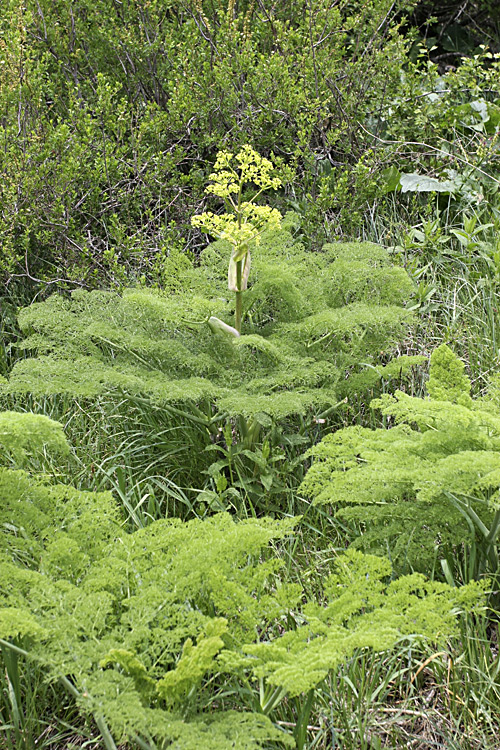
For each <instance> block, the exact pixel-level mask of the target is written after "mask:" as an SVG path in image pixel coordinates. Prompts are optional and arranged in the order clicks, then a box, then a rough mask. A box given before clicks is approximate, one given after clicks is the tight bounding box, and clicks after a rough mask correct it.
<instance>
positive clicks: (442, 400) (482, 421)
mask: <svg viewBox="0 0 500 750" xmlns="http://www.w3.org/2000/svg"><path fill="white" fill-rule="evenodd" d="M463 368H464V366H463V363H462V362H460V361H459V360H458V359H457V358H456V357H455V356H454V355H453V353H452V352H451V350H450V349H449V348H448V347H447V346H446V345H444V344H443V345H442V346H440V347H439V348H438V349H436V350H435V351H434V353H433V354H432V357H431V375H430V379H429V382H428V386H427V388H428V393H429V395H430V397H431V398H430V400H429V399H427V398H423V399H422V398H414V397H411V396H408V395H407V394H405V393H403V392H401V391H398V392H396V393H395V395H394V396H391V395H388V394H386V395H383V396H382V397H381V398H379V399H376V400H374V401H373V402H372V408H374V409H379V410H380V411H381V413H382V415H383V416H384V418H385V420H386V427H385V428H380V429H376V430H371V429H367V428H363V427H351V428H347V429H345V430H340V431H339V432H337V433H334V434H333V435H329V436H327V437H326V438H324V440H323V441H322V442H321V443H320V444H319V445H318V446H315V447H314V448H312V449H311V451H310V453H309V455H312V456H313V457H314V459H315V461H314V463H313V465H312V467H311V468H310V469H309V472H308V474H307V476H306V478H305V480H304V482H303V485H302V490H303V491H304V492H305V493H306V494H307V495H308V496H311V497H313V498H314V501H315V502H317V503H332V504H334V505H335V506H336V507H337V512H338V514H339V515H340V517H342V518H348V519H351V520H354V519H355V520H356V521H358V522H359V523H360V524H361V525H362V533H361V535H360V536H359V537H358V538H357V539H356V540H355V544H356V545H358V546H361V547H363V548H371V549H377V550H379V551H380V552H381V553H382V554H384V553H386V552H389V553H390V555H391V558H392V559H393V560H394V562H395V563H397V565H398V567H400V568H404V567H407V566H410V567H417V568H419V569H421V570H425V571H432V570H433V566H434V563H435V560H436V559H441V560H442V565H443V568H444V570H445V572H448V575H449V574H450V573H449V572H450V571H453V570H456V569H457V566H458V563H457V561H458V560H460V559H461V557H460V556H459V552H460V549H461V548H464V554H465V555H466V559H467V566H466V569H465V570H464V574H465V578H466V580H471V579H474V578H478V577H480V576H482V575H483V574H484V573H485V572H489V573H491V574H497V573H498V549H497V541H498V535H499V532H500V511H499V509H498V506H499V502H498V476H499V471H500V453H499V447H500V443H499V431H500V422H499V421H498V417H497V416H496V414H495V411H494V410H492V409H491V408H489V406H488V402H486V401H484V400H476V401H473V400H472V398H471V397H470V395H469V391H470V381H469V379H468V378H467V377H466V375H465V374H464V372H463Z"/></svg>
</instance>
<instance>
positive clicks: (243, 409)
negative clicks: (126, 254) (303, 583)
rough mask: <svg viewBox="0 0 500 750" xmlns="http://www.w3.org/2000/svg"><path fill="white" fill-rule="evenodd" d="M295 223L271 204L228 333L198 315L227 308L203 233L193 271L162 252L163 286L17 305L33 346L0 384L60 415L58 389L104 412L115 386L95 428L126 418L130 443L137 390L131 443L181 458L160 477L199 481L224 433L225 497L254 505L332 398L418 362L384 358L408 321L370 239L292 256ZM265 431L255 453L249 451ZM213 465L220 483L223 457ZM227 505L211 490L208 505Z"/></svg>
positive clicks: (165, 461) (400, 281) (329, 410)
mask: <svg viewBox="0 0 500 750" xmlns="http://www.w3.org/2000/svg"><path fill="white" fill-rule="evenodd" d="M295 221H296V219H295V217H294V216H293V215H292V216H287V217H285V219H284V220H283V227H282V228H281V229H280V230H273V231H269V230H267V231H266V232H264V233H263V234H262V236H261V239H260V247H259V252H258V253H255V257H254V259H253V272H252V278H251V281H250V283H249V284H248V289H247V290H246V292H245V293H244V301H243V311H242V319H243V321H244V330H245V334H244V335H241V336H239V337H234V336H228V335H227V333H226V332H225V331H223V330H219V327H217V326H214V325H213V321H214V320H215V319H217V320H219V321H221V322H222V323H224V324H225V325H227V326H229V325H230V322H229V321H231V319H232V316H233V313H234V305H233V302H232V300H230V299H228V294H227V255H228V250H229V251H230V252H232V247H231V245H230V244H229V243H227V242H224V241H218V242H216V243H213V244H212V245H209V246H208V247H207V248H206V249H205V250H204V252H203V253H202V255H201V258H200V263H199V265H197V266H196V267H194V266H193V265H192V264H191V263H190V262H189V261H188V259H187V258H185V257H184V256H182V261H181V257H179V254H177V253H174V254H173V257H172V258H171V259H169V261H171V262H170V263H167V269H166V270H167V271H168V276H167V278H168V280H169V286H168V290H165V291H164V292H161V291H158V290H151V289H145V288H138V289H127V290H125V291H124V292H123V294H121V295H120V294H117V293H114V292H103V291H102V292H97V291H96V292H91V293H89V292H84V291H77V292H74V293H73V294H72V295H71V297H70V298H64V297H62V296H59V295H53V296H51V297H50V298H49V299H48V300H46V301H45V302H41V303H36V304H33V305H31V306H30V307H27V308H24V310H22V311H21V314H20V316H19V323H20V326H21V328H22V331H23V333H24V334H25V339H24V340H23V341H21V342H20V343H19V345H18V346H19V348H20V349H21V351H23V352H24V354H25V355H28V354H30V355H34V356H25V358H23V359H19V361H18V362H17V363H16V364H15V366H14V368H13V370H12V372H11V374H10V380H9V383H4V384H3V385H1V386H0V392H2V393H3V394H13V395H14V396H15V397H16V398H23V397H26V396H28V395H33V396H37V397H38V396H42V395H43V396H46V397H50V398H51V399H52V400H53V401H56V402H57V397H58V396H60V395H61V394H63V395H64V396H65V398H66V402H65V405H64V410H67V409H68V410H69V412H72V411H73V410H74V409H75V408H77V407H75V405H74V404H72V400H74V399H80V400H82V399H83V400H87V399H88V400H90V401H92V402H95V401H97V400H98V399H105V401H106V403H107V404H109V406H108V407H106V408H108V409H109V411H110V412H111V413H112V412H113V409H114V405H115V404H116V403H117V402H118V400H119V399H122V398H125V400H126V401H127V400H128V401H127V403H128V408H127V409H125V410H122V411H124V412H125V414H124V416H123V417H120V425H119V427H118V428H116V427H113V424H114V423H115V422H114V421H112V422H111V423H110V425H109V427H107V428H106V430H107V432H108V434H110V435H111V436H112V435H113V434H114V433H115V432H116V433H118V434H120V433H121V430H122V428H123V425H126V424H127V420H128V419H129V414H130V415H131V416H130V423H131V424H130V434H132V432H133V437H131V438H130V440H131V441H133V445H134V446H135V445H136V444H137V440H140V437H139V436H138V434H137V428H136V427H135V421H136V419H137V418H138V417H140V415H139V414H138V410H137V409H136V406H135V405H136V404H137V403H139V402H140V403H143V402H144V400H145V403H146V404H147V403H149V404H150V407H149V409H150V411H154V414H155V415H158V417H157V419H156V422H155V423H156V425H157V427H155V428H154V430H152V432H151V441H150V446H149V447H148V450H147V452H148V453H149V454H151V455H155V456H156V458H155V461H156V460H157V463H156V464H155V473H156V474H161V473H163V474H164V475H168V476H170V475H171V472H172V461H171V460H170V456H171V455H176V456H178V455H182V456H185V458H186V460H185V462H184V463H182V462H179V461H178V460H176V462H175V463H176V466H178V467H182V471H180V470H179V471H178V470H177V469H176V472H177V475H176V482H177V483H178V484H179V485H181V486H182V487H184V488H189V487H196V488H198V489H205V488H207V489H209V490H210V491H214V492H215V491H216V488H215V487H214V486H213V481H215V482H216V481H217V478H216V477H213V473H214V471H216V469H214V471H212V473H211V474H209V475H207V474H204V473H203V472H204V471H208V470H209V468H210V466H211V465H212V464H217V463H218V461H224V460H226V459H228V455H227V452H228V451H232V453H231V456H230V457H229V458H231V460H232V458H234V457H235V450H232V449H233V448H234V447H235V446H236V445H239V446H241V450H240V451H239V452H238V455H237V456H236V463H237V467H236V468H237V471H236V472H235V473H234V472H233V476H236V474H238V473H239V476H238V477H237V479H235V481H237V482H239V485H238V486H236V487H234V485H232V487H233V488H235V489H236V490H237V493H238V495H239V500H238V498H233V499H234V501H235V503H236V504H237V505H238V506H240V507H241V506H242V505H243V504H244V502H245V498H247V497H248V496H249V495H250V496H251V497H250V499H251V502H252V504H253V506H254V507H256V508H259V512H261V511H262V505H263V504H264V502H268V501H269V502H271V499H272V500H273V501H274V498H276V500H277V501H278V498H279V497H281V492H282V487H283V484H287V483H288V484H289V483H290V482H292V481H293V476H294V475H293V473H292V472H290V471H287V470H286V467H287V462H288V461H289V463H288V466H291V464H292V463H293V462H294V461H295V459H296V458H297V457H298V456H299V455H300V454H301V453H302V452H303V451H304V449H305V447H307V445H310V444H311V443H312V442H313V440H316V439H317V436H318V431H319V430H321V429H323V428H324V427H327V426H328V422H327V421H326V422H323V421H322V420H328V418H329V415H333V417H335V413H336V406H337V405H338V404H339V403H341V402H343V400H344V399H345V398H346V397H349V398H352V399H354V398H356V397H361V395H362V394H364V393H366V392H367V391H368V392H370V393H371V395H377V394H378V393H380V391H381V389H382V387H390V386H389V385H388V384H390V383H391V382H393V381H394V379H396V380H397V381H398V382H400V376H401V373H403V377H404V373H406V372H409V371H411V368H412V366H413V365H414V364H415V363H416V362H418V361H420V359H421V358H420V359H419V358H411V357H410V358H407V357H401V358H396V359H395V360H394V361H393V362H392V363H389V364H386V362H387V358H388V353H390V351H391V349H392V347H393V346H394V345H395V344H396V343H397V342H398V341H400V340H401V339H402V338H403V337H404V336H405V334H406V332H407V331H408V329H409V326H410V325H411V322H412V314H411V312H409V310H408V309H407V303H408V300H409V299H410V297H411V294H412V290H413V286H412V282H411V281H410V279H409V278H408V275H407V274H406V272H405V271H404V269H403V268H401V267H398V266H394V265H393V264H392V263H391V260H390V257H389V255H388V253H387V251H386V250H384V249H383V248H382V247H380V246H377V245H374V244H371V243H346V244H340V243H339V244H329V245H325V246H324V247H323V248H322V250H321V251H320V252H317V253H310V252H307V251H306V250H305V249H304V248H303V247H302V246H301V245H300V244H299V243H298V242H297V241H295V240H294V238H293V234H292V230H293V228H294V222H295ZM381 353H382V355H381ZM382 357H383V361H381V359H382ZM141 399H142V401H141ZM144 408H146V407H144ZM110 419H112V420H115V418H114V417H110ZM115 421H116V420H115ZM169 424H170V425H172V426H173V425H174V424H175V425H176V427H175V429H171V430H170V431H169V432H168V435H169V439H170V440H171V441H172V443H171V445H170V446H169V445H166V444H165V439H164V438H165V436H166V434H167V431H168V430H169ZM187 425H190V427H192V430H188V429H187ZM160 433H161V435H162V436H163V437H162V439H161V440H160V437H159V434H160ZM176 436H178V437H176ZM191 438H193V440H192V443H191V442H190V441H191ZM110 439H113V438H110ZM117 439H118V438H117ZM266 441H267V444H268V447H269V449H270V451H269V453H268V454H267V456H258V452H259V451H262V450H264V451H265V450H267V449H265V448H264V444H265V443H266ZM75 442H76V441H75ZM186 444H188V445H192V446H193V449H192V450H191V451H190V450H188V449H187V448H186ZM119 445H121V441H120V444H119ZM127 445H128V444H127ZM156 445H158V446H160V447H158V449H157V448H156ZM161 446H164V448H163V447H161ZM117 447H118V446H117ZM125 447H126V446H125ZM160 448H161V449H160ZM204 448H207V451H206V452H205V451H204ZM219 448H220V450H219ZM120 450H122V449H121V448H120ZM127 450H128V449H127ZM105 451H106V455H109V451H108V448H105ZM245 451H246V452H245ZM156 452H157V453H156ZM190 452H191V459H189V455H188V454H189V453H190ZM128 453H129V454H131V453H132V449H130V450H129V451H128ZM136 453H137V451H136ZM139 453H140V452H139ZM252 454H253V456H252ZM194 455H195V456H196V460H195V461H194V463H195V464H196V465H195V466H194V465H193V456H194ZM94 459H95V462H96V463H97V462H98V458H97V457H95V456H93V457H92V459H91V460H92V461H94ZM101 460H104V458H103V459H101ZM228 460H229V459H228ZM190 461H191V465H192V471H191V469H190V470H189V471H188V468H187V467H188V466H189V465H190ZM259 461H260V464H262V461H264V462H265V464H266V466H264V468H262V465H260V464H259ZM89 462H90V461H89ZM290 462H291V463H290ZM233 466H234V461H233ZM281 467H283V468H281ZM220 470H221V471H222V473H223V474H224V475H225V476H226V478H227V479H228V480H230V479H231V478H230V476H229V474H230V472H231V469H230V467H229V466H228V465H227V466H226V467H220ZM261 475H263V476H264V475H265V480H263V481H265V482H267V484H266V485H265V486H264V485H263V484H262V482H261V481H260V476H261ZM207 476H208V477H209V478H208V479H207ZM298 476H299V475H298ZM299 479H300V476H299ZM263 487H264V489H263ZM219 494H220V493H219ZM264 496H265V498H266V500H265V501H264ZM229 499H230V498H229ZM227 501H228V496H227V494H226V496H225V499H223V500H222V502H223V507H228V505H227ZM279 502H282V501H281V500H279Z"/></svg>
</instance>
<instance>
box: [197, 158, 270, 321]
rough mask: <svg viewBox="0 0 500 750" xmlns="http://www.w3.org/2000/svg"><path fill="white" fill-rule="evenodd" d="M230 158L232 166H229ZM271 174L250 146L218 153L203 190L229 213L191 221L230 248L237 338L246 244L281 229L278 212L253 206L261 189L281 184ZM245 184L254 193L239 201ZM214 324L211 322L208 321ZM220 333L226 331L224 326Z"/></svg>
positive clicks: (245, 277)
mask: <svg viewBox="0 0 500 750" xmlns="http://www.w3.org/2000/svg"><path fill="white" fill-rule="evenodd" d="M233 159H234V161H235V162H236V166H232V162H233ZM272 171H273V164H272V162H270V161H269V159H264V158H262V157H261V156H260V155H259V154H258V153H257V152H256V151H254V150H253V149H252V148H251V146H243V148H242V149H241V150H240V151H239V152H238V153H237V154H236V156H234V155H233V154H231V153H229V152H228V151H219V153H218V155H217V160H216V162H215V165H214V172H213V173H212V174H211V175H210V179H211V180H213V183H212V184H211V185H209V186H208V187H207V188H206V192H207V193H213V194H214V195H217V196H218V197H219V198H222V199H223V200H224V203H225V204H226V206H227V207H230V209H231V211H232V213H230V214H227V213H226V214H222V215H221V214H213V213H211V212H208V213H203V214H200V215H199V216H193V218H192V219H191V224H192V225H193V226H195V227H200V228H201V229H203V230H204V231H205V232H207V233H208V234H210V235H212V236H213V237H218V238H219V239H221V240H226V241H227V242H229V244H230V245H231V248H232V250H231V258H230V260H229V270H228V287H229V289H230V290H231V291H233V292H235V313H234V327H235V330H236V333H237V335H239V334H241V316H242V309H243V307H242V293H243V291H244V290H245V289H246V288H247V285H248V275H249V273H250V244H251V243H255V244H256V245H258V244H259V241H260V235H261V234H262V232H264V231H266V230H273V229H279V228H280V226H281V218H282V217H281V214H280V213H279V211H277V210H276V209H275V208H270V206H259V205H257V204H256V203H255V201H256V200H257V198H258V197H259V196H260V194H261V193H262V192H263V191H264V190H267V189H268V188H273V189H274V190H276V189H277V188H278V187H279V186H280V185H281V180H280V179H279V177H271V172H272ZM249 182H250V183H252V184H253V185H256V186H257V187H258V190H257V192H255V193H254V195H252V196H251V197H250V198H249V200H243V197H244V194H243V191H244V187H245V185H246V184H247V183H249ZM217 323H219V325H220V323H221V321H218V320H217ZM214 324H215V321H213V322H212V325H214ZM223 330H228V329H227V328H225V327H224V324H223Z"/></svg>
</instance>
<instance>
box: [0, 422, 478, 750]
mask: <svg viewBox="0 0 500 750" xmlns="http://www.w3.org/2000/svg"><path fill="white" fill-rule="evenodd" d="M34 419H36V418H34ZM1 476H2V478H3V480H4V488H3V492H2V497H3V498H4V500H3V501H2V505H1V506H0V521H1V523H0V538H1V540H2V542H1V544H0V643H1V645H2V646H3V647H4V648H5V649H7V650H8V649H9V648H13V649H17V651H16V653H24V654H27V655H28V656H29V657H30V658H31V659H34V660H35V662H36V663H37V664H38V665H40V666H42V667H43V668H44V669H46V670H47V672H48V674H49V676H50V678H51V679H53V680H54V679H60V680H62V681H63V683H64V684H65V685H66V686H67V687H68V689H70V691H71V692H72V694H73V695H74V696H75V697H76V699H77V702H78V704H79V706H80V708H81V710H82V711H83V712H84V713H90V714H93V715H94V716H95V718H96V721H97V722H98V725H99V726H100V727H102V730H101V731H103V732H104V734H106V732H107V733H108V734H107V735H106V736H108V735H109V737H111V736H112V737H114V738H115V740H116V741H120V740H124V739H127V738H129V739H132V740H134V739H135V738H139V739H140V741H141V742H142V743H143V744H144V743H146V745H147V744H148V743H153V742H165V741H167V742H175V743H176V746H177V747H179V748H183V749H185V750H188V749H189V750H190V749H191V748H198V747H200V746H203V747H207V748H214V750H215V748H217V749H218V748H226V747H227V748H230V747H234V746H235V745H236V746H237V747H242V748H248V750H253V749H254V748H259V747H261V746H262V745H264V744H265V743H266V742H269V741H277V742H279V743H281V745H283V746H289V747H292V746H293V744H294V743H293V740H292V738H291V737H290V735H288V734H286V733H284V732H283V730H280V729H277V728H276V727H275V726H273V724H272V722H271V721H270V718H269V716H268V715H267V714H270V713H271V710H272V708H273V707H275V706H276V704H277V702H279V700H281V699H282V698H283V697H284V696H285V695H286V694H289V695H291V696H294V695H301V694H303V693H306V692H307V693H311V691H313V690H314V688H315V687H316V685H317V684H318V683H319V682H320V681H322V680H323V679H324V678H325V677H326V675H327V674H328V672H329V671H331V670H332V669H334V668H335V667H336V666H338V665H339V664H340V663H341V662H342V661H343V660H344V659H345V658H346V657H347V656H349V655H350V654H352V653H353V651H354V649H356V648H357V647H360V646H361V647H370V648H373V649H374V650H385V649H388V648H391V647H392V646H393V645H394V644H395V643H396V642H397V641H398V640H399V639H400V638H405V637H409V636H419V637H430V638H433V639H438V640H439V639H440V638H442V637H443V636H447V635H449V634H451V633H452V632H454V630H455V628H456V617H455V615H456V612H457V611H458V610H460V609H466V610H471V609H474V608H475V607H477V606H480V605H481V602H482V600H483V589H482V588H481V587H480V586H478V585H474V584H471V585H469V586H468V587H463V588H461V589H452V588H449V587H448V586H446V585H444V584H435V583H430V582H427V581H425V579H424V578H423V576H419V575H415V576H411V577H408V578H404V579H401V580H400V581H399V582H393V583H389V584H387V583H386V582H385V581H386V580H387V579H388V578H389V577H390V572H391V566H390V564H389V563H388V562H387V561H383V560H380V559H379V558H375V557H370V556H364V555H362V554H361V553H359V552H354V551H352V552H349V553H347V555H346V556H343V557H339V558H338V560H337V562H336V563H335V565H334V570H332V574H331V576H330V577H329V578H327V580H326V581H325V586H324V601H321V603H320V602H319V601H318V602H314V601H313V602H309V603H308V604H306V605H303V604H302V598H303V592H302V590H301V587H300V586H299V585H298V584H292V583H286V582H284V581H283V577H282V573H281V568H282V566H283V563H282V561H280V560H279V558H278V557H276V556H275V555H273V554H272V552H271V551H270V549H269V545H270V543H271V542H272V541H273V540H279V539H280V538H283V537H285V536H288V535H289V534H290V533H292V531H293V526H294V525H295V523H296V522H297V519H288V520H282V521H274V520H271V519H266V518H263V519H260V520H255V519H252V520H248V521H242V522H239V523H236V522H235V521H234V520H233V519H231V517H230V516H229V515H227V514H219V515H216V516H213V517H212V518H210V519H208V520H205V521H201V520H198V519H196V520H193V521H190V522H182V521H180V520H178V519H172V520H162V521H156V522H154V523H152V524H150V525H149V526H148V527H147V528H144V529H141V530H138V531H135V532H133V533H127V532H126V531H125V530H124V529H123V527H122V526H121V525H120V523H119V522H118V514H117V507H116V506H115V504H114V502H113V500H112V498H111V496H110V494H109V493H91V492H78V491H76V490H74V489H72V488H71V487H66V486H62V485H61V486H56V487H53V486H47V485H45V484H44V482H43V480H40V479H36V478H34V477H30V476H29V475H27V474H26V473H24V472H22V471H20V470H13V469H10V468H5V469H2V474H1ZM17 538H22V542H23V545H24V547H23V549H22V550H19V549H18V546H17V544H16V541H14V542H13V540H16V539H17ZM20 551H22V552H23V553H24V554H20ZM291 623H293V625H291ZM235 680H236V681H237V682H238V681H239V682H240V683H241V685H242V686H244V685H251V684H252V683H254V681H255V680H261V681H263V682H264V683H265V684H268V685H269V686H270V687H271V688H272V689H274V688H275V687H277V688H278V692H277V694H275V700H274V701H273V702H272V703H271V704H269V705H267V706H266V705H261V706H260V709H259V710H258V711H257V713H256V712H255V707H254V710H253V711H252V712H241V711H240V712H237V711H235V710H234V709H233V708H232V707H231V701H230V698H228V696H230V695H231V690H232V691H233V693H234V690H235V687H234V681H235ZM209 684H210V685H211V690H214V689H215V690H216V691H217V690H220V692H221V701H222V703H223V704H224V706H225V707H222V708H220V709H217V710H215V709H214V708H212V709H209V705H210V703H211V700H210V699H209V697H208V694H207V686H208V685H209ZM230 685H233V687H232V688H230ZM223 693H224V694H225V696H226V697H225V698H224V699H222V694H223ZM107 727H109V730H108V729H107ZM109 732H110V734H109ZM109 737H108V741H107V743H106V746H107V747H113V744H110V743H112V742H113V740H109Z"/></svg>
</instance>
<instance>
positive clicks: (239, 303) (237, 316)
mask: <svg viewBox="0 0 500 750" xmlns="http://www.w3.org/2000/svg"><path fill="white" fill-rule="evenodd" d="M242 265H243V261H242V260H238V261H237V262H236V288H237V291H236V307H235V312H234V327H235V328H236V330H237V331H238V333H241V313H242V308H243V292H242V290H241V273H242Z"/></svg>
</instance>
